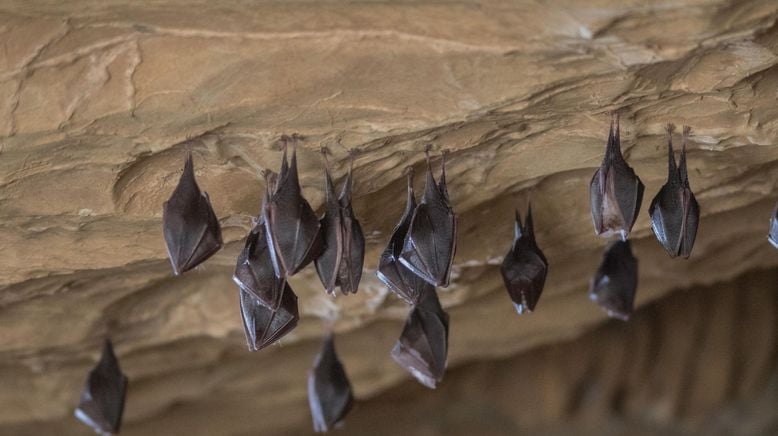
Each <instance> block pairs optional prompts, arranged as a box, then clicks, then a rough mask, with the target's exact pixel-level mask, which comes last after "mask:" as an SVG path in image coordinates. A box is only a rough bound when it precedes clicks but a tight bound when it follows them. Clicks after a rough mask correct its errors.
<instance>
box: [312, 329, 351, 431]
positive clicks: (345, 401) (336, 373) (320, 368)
mask: <svg viewBox="0 0 778 436" xmlns="http://www.w3.org/2000/svg"><path fill="white" fill-rule="evenodd" d="M353 402H354V396H353V394H352V392H351V383H350V382H349V380H348V377H347V376H346V371H345V369H343V365H342V364H341V363H340V360H338V355H337V354H336V352H335V342H334V339H333V337H332V335H331V334H330V335H328V336H327V337H326V338H325V339H324V344H323V346H322V349H321V352H319V354H318V355H317V356H316V359H315V360H314V362H313V368H311V370H310V371H309V373H308V403H309V405H310V407H311V416H312V417H313V429H314V431H316V432H326V431H328V430H330V429H332V428H333V427H335V426H336V425H337V424H338V423H339V422H341V421H342V420H343V418H344V417H345V416H346V414H347V413H348V412H349V410H351V406H352V404H353Z"/></svg>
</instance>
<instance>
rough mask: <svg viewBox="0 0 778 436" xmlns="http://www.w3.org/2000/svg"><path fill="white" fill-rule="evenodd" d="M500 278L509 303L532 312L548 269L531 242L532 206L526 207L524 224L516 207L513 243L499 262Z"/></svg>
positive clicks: (537, 249) (517, 308) (536, 246)
mask: <svg viewBox="0 0 778 436" xmlns="http://www.w3.org/2000/svg"><path fill="white" fill-rule="evenodd" d="M500 271H501V272H502V279H503V281H504V282H505V287H506V289H508V294H509V295H510V297H511V300H513V306H514V307H515V308H516V311H517V312H519V315H521V314H522V313H524V312H525V311H528V312H532V311H533V310H535V305H536V304H537V303H538V299H540V294H541V293H542V292H543V285H544V284H545V282H546V274H547V273H548V261H547V260H546V257H545V256H544V255H543V252H542V251H540V248H538V245H537V243H536V242H535V229H534V226H533V224H532V206H529V207H527V219H526V225H525V226H524V227H522V225H521V216H520V215H519V211H518V210H517V211H516V224H515V227H514V236H513V245H512V246H511V249H510V251H508V254H507V255H505V259H504V260H503V262H502V268H501V269H500Z"/></svg>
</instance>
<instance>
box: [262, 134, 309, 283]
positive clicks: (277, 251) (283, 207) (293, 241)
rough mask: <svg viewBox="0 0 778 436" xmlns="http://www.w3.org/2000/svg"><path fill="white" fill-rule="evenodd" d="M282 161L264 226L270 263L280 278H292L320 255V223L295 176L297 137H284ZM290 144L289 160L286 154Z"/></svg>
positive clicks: (282, 139)
mask: <svg viewBox="0 0 778 436" xmlns="http://www.w3.org/2000/svg"><path fill="white" fill-rule="evenodd" d="M281 141H282V143H283V146H284V158H283V161H282V162H281V172H280V173H279V175H278V183H277V185H276V187H275V190H274V192H273V194H272V195H271V197H270V199H269V200H268V202H267V213H266V216H265V227H266V229H267V232H268V234H269V235H270V240H271V241H272V244H273V248H274V250H272V254H273V255H274V256H275V257H274V259H273V261H274V262H275V263H276V269H277V270H278V271H280V272H281V273H282V275H287V276H291V275H294V274H295V273H296V272H298V271H300V270H301V269H303V268H304V267H305V266H306V265H308V264H309V263H311V261H313V259H315V258H316V256H318V255H319V253H320V252H321V245H322V238H321V235H320V232H319V230H320V225H319V220H318V218H316V214H315V213H314V212H313V209H311V205H310V204H308V202H307V201H306V200H305V198H304V197H303V195H302V192H301V191H300V181H299V179H298V175H297V136H293V137H292V138H289V137H288V136H283V137H282V138H281ZM289 142H291V143H292V161H291V164H289V163H287V159H286V152H287V148H288V144H289Z"/></svg>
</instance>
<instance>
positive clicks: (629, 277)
mask: <svg viewBox="0 0 778 436" xmlns="http://www.w3.org/2000/svg"><path fill="white" fill-rule="evenodd" d="M637 286H638V261H637V259H635V256H633V255H632V250H631V249H630V244H629V241H615V242H613V243H612V244H611V245H610V246H609V247H608V249H607V250H606V252H605V256H604V257H603V259H602V263H601V264H600V267H599V268H597V272H596V273H595V275H594V277H593V278H592V281H591V284H590V285H589V298H590V299H591V300H592V301H595V302H596V303H597V304H599V305H600V306H601V307H602V308H603V309H605V311H606V312H607V313H608V316H610V317H613V318H618V319H621V320H623V321H626V320H628V319H629V317H630V315H631V314H632V306H633V303H634V301H635V291H636V290H637Z"/></svg>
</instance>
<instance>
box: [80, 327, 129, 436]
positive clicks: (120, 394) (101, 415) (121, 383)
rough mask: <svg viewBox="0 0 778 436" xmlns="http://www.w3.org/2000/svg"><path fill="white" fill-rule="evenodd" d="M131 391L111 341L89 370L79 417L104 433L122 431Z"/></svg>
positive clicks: (96, 430)
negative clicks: (120, 428) (125, 400)
mask: <svg viewBox="0 0 778 436" xmlns="http://www.w3.org/2000/svg"><path fill="white" fill-rule="evenodd" d="M126 394H127V377H126V376H125V375H124V374H122V371H121V369H120V368H119V361H118V360H117V359H116V355H115V354H114V352H113V346H112V345H111V341H110V340H107V339H106V341H105V344H104V345H103V353H102V356H101V357H100V361H99V362H98V363H97V365H96V366H95V367H94V369H92V370H91V371H89V375H88V376H87V379H86V383H85V384H84V390H83V392H82V393H81V400H80V402H79V403H78V407H77V408H76V410H75V415H76V418H78V419H79V420H81V421H82V422H83V423H84V424H86V425H88V426H90V427H92V429H93V430H94V431H95V432H96V433H97V434H100V435H111V434H116V433H118V432H119V427H120V425H121V421H122V413H123V412H124V399H125V397H126Z"/></svg>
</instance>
